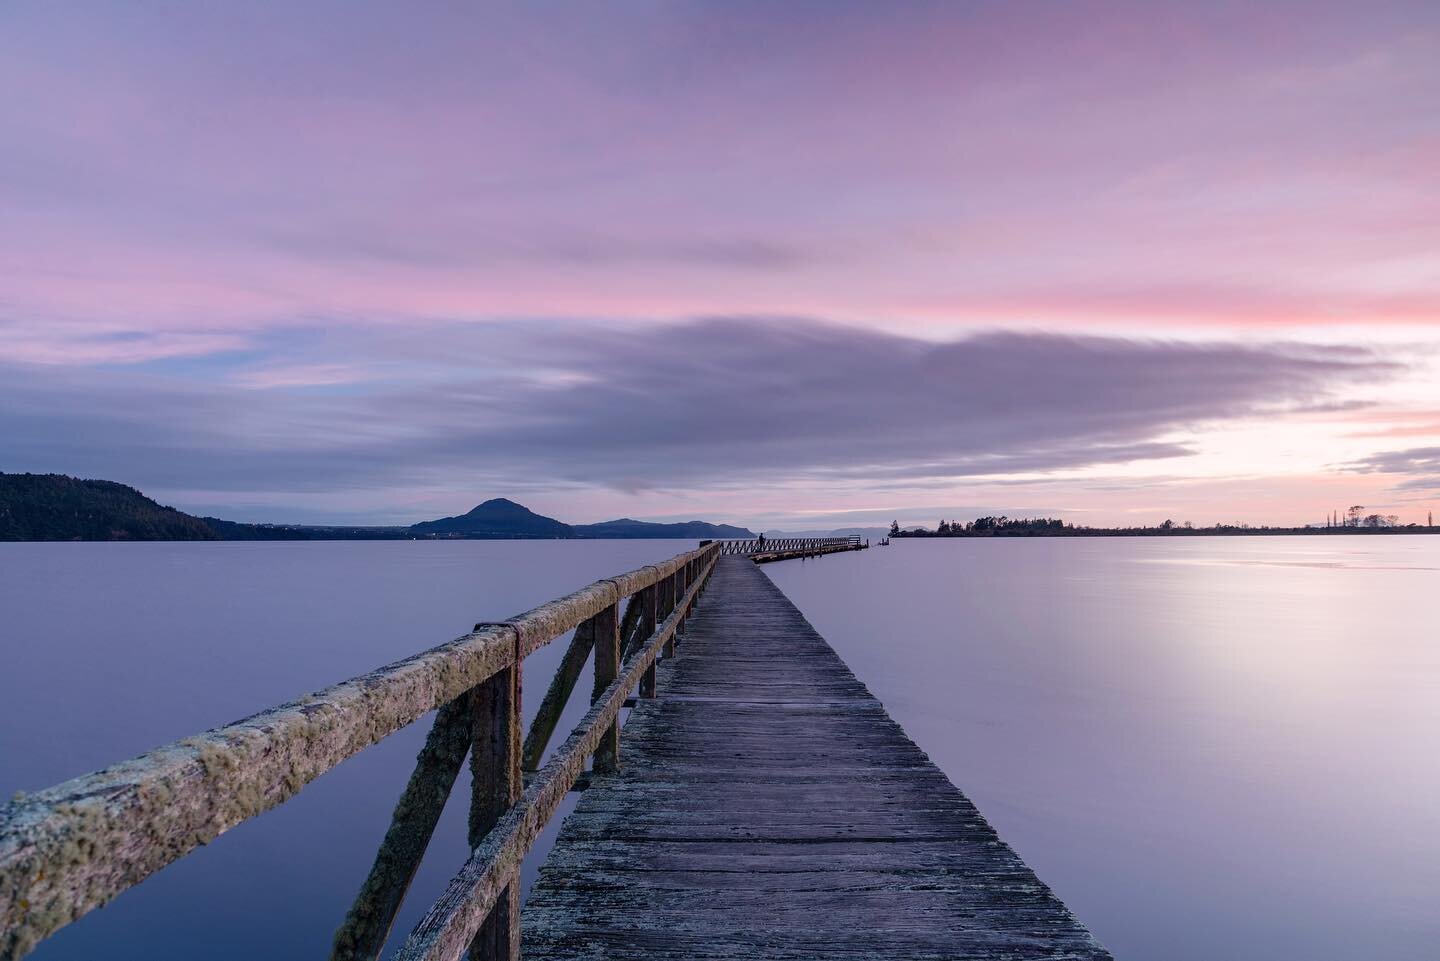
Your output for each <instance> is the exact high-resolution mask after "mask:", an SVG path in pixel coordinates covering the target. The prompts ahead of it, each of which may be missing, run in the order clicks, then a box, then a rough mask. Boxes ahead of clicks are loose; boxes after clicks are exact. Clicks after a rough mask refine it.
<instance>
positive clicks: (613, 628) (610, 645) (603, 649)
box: [581, 604, 620, 774]
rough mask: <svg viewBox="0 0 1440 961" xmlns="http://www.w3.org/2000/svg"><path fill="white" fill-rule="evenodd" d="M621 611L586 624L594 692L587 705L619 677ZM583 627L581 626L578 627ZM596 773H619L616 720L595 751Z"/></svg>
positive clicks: (604, 613)
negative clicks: (590, 641)
mask: <svg viewBox="0 0 1440 961" xmlns="http://www.w3.org/2000/svg"><path fill="white" fill-rule="evenodd" d="M619 615H620V610H619V607H618V606H617V605H613V604H612V605H611V606H610V607H607V608H605V610H603V611H601V612H600V613H599V614H596V615H595V616H594V617H592V618H591V619H590V620H589V621H588V622H586V623H588V624H590V626H591V627H590V630H591V636H592V638H593V640H594V645H595V689H594V692H593V693H592V694H591V695H590V703H591V704H594V703H595V702H596V701H598V700H600V695H601V694H603V693H605V689H606V688H607V687H609V686H610V684H611V683H612V682H613V681H614V680H615V678H616V677H617V676H618V675H619V673H620V616H619ZM581 626H582V627H583V626H584V625H581ZM594 768H595V770H596V771H597V772H598V773H600V774H613V773H614V772H615V771H618V770H619V769H620V721H619V719H618V718H617V719H616V720H615V722H614V723H613V724H611V725H610V727H609V728H607V729H606V731H605V734H604V736H602V737H601V738H600V744H599V746H598V747H596V748H595V763H594Z"/></svg>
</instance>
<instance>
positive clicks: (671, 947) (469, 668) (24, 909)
mask: <svg viewBox="0 0 1440 961" xmlns="http://www.w3.org/2000/svg"><path fill="white" fill-rule="evenodd" d="M841 540H842V541H845V543H835V542H833V541H831V542H827V543H819V542H814V541H812V542H795V543H789V544H786V545H785V546H784V547H781V546H780V545H779V544H776V543H773V542H766V543H765V545H764V546H763V548H762V547H760V546H759V545H755V546H754V547H752V548H751V549H750V550H749V551H748V552H744V553H742V552H735V551H736V548H735V547H734V546H732V545H733V544H734V542H722V543H711V544H704V545H702V546H701V547H700V548H699V549H697V550H694V551H690V552H687V553H684V554H680V555H678V556H676V557H674V558H671V559H670V560H668V561H665V562H662V563H660V564H656V565H651V566H648V567H644V568H641V569H640V570H638V571H631V572H629V573H626V574H621V575H617V576H616V577H612V578H606V579H603V580H601V581H597V582H596V583H595V584H592V585H590V586H589V587H586V588H583V589H581V590H579V591H576V592H575V593H573V594H570V595H568V596H567V597H564V598H561V599H559V600H556V601H552V602H550V603H549V604H545V605H542V606H540V607H538V608H535V609H534V610H532V611H529V612H527V613H525V614H522V615H519V616H517V617H513V618H510V619H509V620H506V621H503V622H498V623H485V624H478V625H476V627H475V630H474V631H472V632H471V633H469V634H466V635H464V636H462V637H459V638H457V639H456V640H454V641H452V642H450V643H449V644H445V645H442V646H440V647H437V648H434V649H432V650H429V651H426V652H423V653H421V654H418V655H416V656H414V657H412V658H409V659H407V660H404V661H400V662H397V663H396V664H392V665H389V666H388V667H385V668H381V669H380V670H377V671H374V672H372V673H370V674H367V675H363V676H361V677H358V678H353V679H351V680H349V681H345V682H343V683H341V684H337V685H335V686H334V687H331V688H327V689H326V690H324V691H319V692H317V693H315V694H312V695H310V696H308V697H305V698H301V699H300V700H297V701H294V702H292V703H290V704H286V705H282V706H280V707H277V708H273V709H271V710H269V711H265V712H262V713H260V714H257V715H255V716H254V717H251V718H248V719H246V720H244V721H239V722H236V723H235V724H231V725H228V726H226V727H223V728H218V729H215V730H213V731H209V732H206V733H205V734H202V735H199V736H197V737H194V738H187V739H185V740H183V741H180V742H177V743H175V744H172V745H168V746H166V747H163V748H158V749H156V750H155V751H152V752H150V753H148V754H145V755H142V756H140V757H138V758H134V759H132V760H130V761H125V762H122V763H120V764H117V765H114V766H112V767H109V768H106V769H104V770H103V771H98V772H96V773H94V774H89V775H85V776H83V777H80V778H76V779H74V780H72V781H67V782H65V783H64V784H61V785H58V786H56V787H54V788H51V789H49V790H46V791H42V792H39V793H37V794H34V795H30V796H26V797H20V798H17V799H16V800H15V801H13V802H11V803H10V804H8V805H6V806H5V807H4V808H3V809H0V959H12V958H19V957H22V956H23V955H25V954H27V953H28V952H29V951H30V950H32V949H33V948H34V946H35V945H36V944H37V943H38V942H39V941H40V940H41V939H43V938H45V937H46V936H48V935H49V934H51V933H53V932H54V931H55V930H57V929H58V928H60V927H62V926H63V925H65V924H68V923H69V922H71V921H73V920H75V919H76V918H78V917H80V916H82V915H83V914H85V913H87V912H88V911H90V910H92V909H93V908H95V907H98V906H100V905H102V904H104V903H106V902H107V901H109V900H110V899H111V898H113V897H115V896H116V895H118V894H119V893H121V892H122V891H124V890H125V889H126V888H128V887H131V886H133V885H135V884H137V883H139V882H140V881H141V880H143V879H144V878H145V877H147V876H149V875H150V874H152V873H154V872H155V871H158V870H160V869H161V868H163V867H164V866H165V865H167V864H169V863H171V862H173V861H175V860H177V859H178V858H180V857H183V856H184V855H185V854H186V853H188V852H189V851H191V850H193V849H194V848H195V847H196V846H198V845H200V844H204V843H207V842H208V841H210V840H212V839H213V838H215V837H217V836H218V835H219V834H221V833H223V832H224V831H226V830H227V829H228V828H230V827H233V826H234V825H235V824H238V823H240V822H241V821H243V820H245V819H247V818H249V817H253V816H254V815H256V814H259V813H261V812H263V811H265V810H268V809H269V808H272V807H274V806H276V805H278V804H280V803H282V802H283V801H285V800H287V799H288V798H289V797H291V796H292V795H293V794H294V793H295V792H296V791H298V790H299V789H300V788H301V787H303V786H304V785H305V784H306V783H308V782H309V781H310V780H312V779H314V778H315V777H317V776H319V775H320V774H322V773H324V772H325V771H326V770H329V769H330V768H331V767H334V766H335V765H336V764H338V763H339V762H340V761H342V760H344V759H345V758H347V757H349V756H351V755H353V754H355V753H357V752H358V751H360V750H363V749H364V748H365V747H367V746H369V745H370V744H373V743H375V742H376V741H378V740H381V739H382V738H384V737H386V736H387V735H389V734H391V733H393V732H394V731H395V730H398V729H399V728H401V727H404V726H406V725H408V724H410V723H413V722H414V721H416V720H418V719H419V718H421V717H423V716H424V715H425V714H427V713H429V712H430V711H432V710H434V711H436V713H435V721H434V726H433V728H432V729H431V732H430V735H429V737H428V739H427V741H426V744H425V747H424V748H423V749H422V751H421V753H420V756H419V757H418V759H417V762H416V767H415V771H414V773H413V774H412V776H411V779H410V782H409V784H408V785H407V786H406V787H405V788H404V790H403V792H402V794H401V796H400V800H399V803H398V804H397V805H396V809H395V815H394V818H393V820H392V823H391V825H390V829H389V831H388V832H387V833H386V835H385V838H384V841H383V842H382V844H381V846H380V849H379V851H378V853H377V855H376V858H375V864H374V867H373V868H372V870H371V873H370V876H369V877H368V878H366V879H364V880H363V884H362V885H361V888H360V892H359V894H358V895H357V897H356V899H355V902H354V905H353V906H352V908H351V910H350V912H349V914H348V915H347V917H345V918H344V919H343V922H342V923H341V924H340V927H339V930H338V932H337V934H336V938H335V945H334V949H333V951H332V954H331V958H332V959H333V961H358V959H367V961H368V959H375V958H377V957H379V956H380V954H381V953H382V951H383V950H384V947H385V944H386V941H387V939H388V937H389V934H390V928H391V926H392V925H393V923H394V919H395V914H396V912H397V911H398V909H399V906H400V903H401V900H402V899H403V898H404V895H405V892H406V889H407V888H408V887H409V884H410V880H411V878H412V877H413V875H414V872H415V869H416V867H417V866H418V864H419V862H420V859H421V857H422V856H423V855H424V852H425V848H426V846H427V845H428V843H429V840H430V835H431V832H432V831H433V830H434V827H435V823H436V821H437V820H438V818H439V815H440V811H441V809H442V808H443V806H444V803H445V799H446V798H447V796H448V795H449V792H450V790H451V787H452V786H453V784H454V782H455V779H456V776H457V774H458V772H459V769H460V765H461V764H462V763H463V762H464V760H465V758H466V756H467V755H469V756H470V758H471V768H472V771H473V773H474V778H473V795H472V798H471V809H470V845H471V848H472V853H471V856H470V858H469V860H468V861H467V862H466V863H465V865H464V867H463V868H462V869H461V870H460V872H459V873H458V874H457V875H456V876H455V877H454V878H453V879H452V881H451V882H450V884H449V886H448V887H447V889H446V890H445V892H444V894H443V895H442V896H441V897H440V899H439V900H438V901H436V902H435V904H434V905H433V906H432V907H431V908H430V910H429V912H428V913H427V915H426V916H425V918H424V919H423V920H422V921H421V922H420V924H419V925H417V927H416V928H415V930H414V931H413V932H412V933H411V934H410V935H409V937H408V938H407V939H406V940H405V942H404V944H403V945H401V947H400V948H399V950H398V951H397V952H396V953H395V955H394V957H396V958H401V959H406V961H417V959H429V961H454V959H458V958H461V957H463V956H465V955H466V953H467V952H468V953H469V956H470V957H472V958H474V959H476V961H491V959H513V958H517V957H519V955H520V952H521V948H522V944H523V948H524V953H525V956H526V957H527V958H532V959H535V958H554V959H557V961H558V959H579V958H587V959H590V958H594V959H601V958H642V957H643V958H662V959H663V958H671V959H677V961H678V959H681V958H696V959H720V958H726V959H740V958H785V959H801V958H817V959H818V958H836V959H842V958H843V959H850V958H860V957H866V958H875V957H878V958H927V959H940V958H974V959H999V958H1005V959H1032V958H1033V959H1040V958H1045V959H1102V958H1108V957H1109V955H1108V954H1107V953H1106V952H1105V951H1104V949H1103V948H1101V947H1099V946H1098V945H1097V944H1096V943H1095V941H1094V940H1093V939H1092V938H1091V937H1090V935H1089V934H1088V933H1087V932H1086V931H1085V929H1084V927H1083V926H1081V925H1080V923H1079V922H1078V921H1077V920H1076V919H1075V918H1074V917H1073V916H1072V915H1071V914H1070V913H1069V911H1068V910H1067V909H1066V908H1065V906H1064V905H1063V904H1061V903H1060V902H1059V901H1058V900H1057V899H1056V898H1055V897H1054V896H1053V895H1052V894H1051V893H1050V892H1049V890H1048V889H1047V888H1046V887H1045V886H1044V885H1043V884H1041V883H1040V882H1039V881H1038V880H1037V879H1036V877H1035V875H1034V874H1033V873H1032V872H1031V871H1030V869H1029V868H1028V867H1026V866H1025V865H1024V863H1023V862H1021V861H1020V859H1019V858H1018V857H1017V856H1016V855H1015V854H1014V853H1013V852H1012V851H1011V850H1010V849H1009V847H1008V846H1006V845H1005V844H1004V843H1003V842H1002V841H1001V840H1000V839H999V838H998V837H997V836H996V834H995V832H994V831H993V830H992V829H991V828H990V826H989V825H988V824H986V822H985V821H984V819H983V818H982V817H981V816H980V815H979V813H978V812H977V811H976V810H975V808H974V807H973V805H971V804H970V802H969V801H968V800H966V799H965V797H964V796H963V795H961V794H960V792H959V791H958V790H956V789H955V787H954V786H953V785H951V784H950V782H949V781H948V780H947V779H946V778H945V776H944V774H942V773H941V772H940V771H939V770H938V769H937V768H936V767H935V766H934V765H933V764H931V763H930V761H929V760H928V759H927V758H926V757H925V755H924V754H923V753H922V752H921V751H920V750H919V748H917V747H916V746H915V745H914V744H913V743H912V742H911V741H910V740H909V739H908V738H907V737H906V736H905V734H904V732H903V731H902V730H901V729H900V727H899V726H898V725H897V724H895V722H894V721H892V720H891V719H890V718H889V716H888V715H887V714H886V713H885V710H884V708H883V707H881V705H880V703H879V702H878V701H876V700H875V698H874V697H872V696H871V695H870V694H869V692H868V691H867V690H866V689H865V687H864V685H863V684H861V683H860V682H859V681H858V680H857V679H856V678H855V677H854V675H853V674H852V673H851V672H850V670H849V669H848V668H847V667H846V666H845V665H844V663H843V662H842V661H841V660H840V658H839V657H838V655H836V654H835V652H834V651H833V650H831V648H830V647H829V646H828V645H827V644H826V643H825V641H824V640H823V639H822V638H821V637H820V636H819V635H818V634H816V632H815V631H814V630H813V629H812V628H811V627H810V625H809V624H808V623H807V622H806V621H805V619H804V617H802V616H801V615H800V613H799V611H797V610H796V609H795V607H794V605H792V604H791V603H790V602H789V600H788V599H786V597H785V596H784V594H782V593H781V592H780V590H779V589H778V588H776V587H775V586H774V585H773V584H772V583H771V582H770V580H769V578H767V577H765V575H764V574H763V573H762V572H761V571H760V570H759V569H758V568H757V567H756V566H755V563H754V562H753V561H752V558H753V559H754V560H778V559H783V558H785V557H812V556H820V555H823V554H828V553H833V552H836V551H842V550H855V549H857V547H863V545H856V544H855V543H853V542H852V541H849V540H847V539H841ZM750 543H751V544H753V543H754V542H750ZM702 591H703V592H704V598H703V600H701V594H702ZM627 598H628V599H629V600H628V603H624V602H625V601H626V599H627ZM697 602H698V603H697ZM622 607H623V612H622ZM572 629H573V633H571V630H572ZM567 634H568V635H569V645H568V647H567V649H566V651H565V655H564V658H563V659H562V662H561V665H560V667H559V669H558V670H557V672H556V675H555V677H554V678H553V679H552V681H551V683H550V686H549V689H548V690H547V691H546V693H545V696H544V698H543V700H542V703H541V706H540V709H539V714H538V715H537V717H536V719H535V721H534V722H533V723H532V724H531V727H530V730H529V731H528V732H527V733H525V735H524V737H523V738H522V736H521V734H522V731H521V724H520V711H519V704H520V694H521V690H520V670H519V664H520V662H521V661H523V659H524V657H525V656H526V655H527V654H528V653H530V652H532V651H534V650H536V649H538V648H539V647H540V646H542V645H544V644H547V643H549V642H551V641H552V640H555V639H557V638H561V637H564V636H566V635H567ZM592 651H593V654H594V660H595V684H594V690H593V692H592V694H591V708H590V711H589V712H588V713H587V714H586V715H585V718H584V719H583V720H582V721H581V722H580V723H579V724H578V725H577V726H576V728H575V729H574V731H572V732H571V733H570V735H569V736H568V737H567V738H566V739H565V740H564V741H563V742H562V743H561V744H560V745H559V746H558V747H556V748H555V749H554V751H552V752H550V753H549V754H548V755H547V753H546V748H547V746H548V744H549V741H550V738H551V735H552V734H553V733H554V729H555V726H556V724H557V723H558V720H559V717H560V711H561V709H562V708H563V707H564V705H565V703H566V701H567V700H568V698H569V697H570V694H571V692H572V690H573V688H574V687H575V684H576V682H577V680H578V677H579V674H580V671H581V669H582V667H583V666H584V664H585V662H586V661H587V659H588V658H589V657H590V656H591V653H592ZM637 693H638V697H635V696H633V695H634V694H637ZM626 706H632V707H633V711H632V712H631V715H630V717H629V719H628V721H625V723H624V726H623V733H624V738H623V748H622V741H621V737H620V735H621V727H620V722H621V720H622V715H621V710H622V708H623V707H626ZM437 708H438V710H436V709H437ZM542 758H543V759H544V761H543V764H542V763H541V761H542ZM587 761H590V762H591V764H592V769H591V770H589V771H587V770H586V769H585V768H586V763H587ZM577 787H586V788H587V790H586V792H585V794H584V795H583V797H582V798H581V800H580V802H579V804H578V805H577V807H576V810H575V812H574V813H573V814H572V815H570V817H568V818H567V819H566V820H565V822H564V824H563V825H562V827H561V831H560V834H559V837H558V839H557V841H556V844H555V847H554V848H553V850H552V851H551V852H550V855H549V857H548V859H547V861H546V863H545V865H544V867H543V868H542V870H541V874H540V877H539V879H538V881H537V882H536V883H535V885H534V887H533V889H532V890H531V892H530V897H529V898H528V900H527V902H526V905H525V911H524V916H523V920H522V917H521V911H520V899H519V880H518V871H519V865H520V862H521V860H522V859H523V858H524V856H525V854H526V853H527V852H528V851H529V850H530V849H531V847H532V846H533V845H534V843H535V839H536V837H537V836H538V835H539V833H540V831H541V829H542V828H543V827H544V825H545V824H546V822H547V821H549V820H550V818H551V817H552V816H553V815H554V813H555V811H556V809H557V808H558V807H559V804H560V801H561V799H562V798H563V797H564V795H565V794H566V793H567V792H569V791H570V790H572V789H575V788H577ZM358 880H360V879H357V881H358ZM338 920H340V919H337V921H338Z"/></svg>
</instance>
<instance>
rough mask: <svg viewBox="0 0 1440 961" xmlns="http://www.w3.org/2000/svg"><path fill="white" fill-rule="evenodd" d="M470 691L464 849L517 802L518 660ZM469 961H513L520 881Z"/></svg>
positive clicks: (515, 957)
mask: <svg viewBox="0 0 1440 961" xmlns="http://www.w3.org/2000/svg"><path fill="white" fill-rule="evenodd" d="M519 650H520V645H519V638H518V635H517V638H516V645H515V651H516V655H517V657H516V659H515V663H514V664H513V665H511V666H510V667H508V668H506V669H505V670H503V671H501V672H500V673H498V674H496V675H495V676H494V677H492V678H490V679H489V680H488V681H485V682H484V683H483V684H480V685H479V686H478V687H476V688H475V693H474V695H473V697H474V702H473V703H474V710H475V714H474V728H473V729H472V730H473V734H472V741H471V746H470V772H471V776H472V778H473V780H474V785H473V786H474V791H473V793H472V795H471V798H470V847H471V848H472V849H473V848H475V847H476V846H477V845H479V843H480V842H481V841H482V840H483V839H484V837H485V835H486V834H488V833H490V829H491V828H493V827H494V826H495V823H496V822H497V821H499V820H500V817H501V815H503V814H504V813H505V812H506V811H508V810H509V809H510V807H511V805H513V804H514V803H515V802H516V801H518V800H520V791H521V780H520V660H519V657H518V655H519ZM470 958H471V961H519V958H520V875H519V873H518V872H517V873H516V874H515V875H513V876H512V877H511V878H510V883H509V885H508V886H507V887H506V888H505V893H504V894H502V895H501V896H500V900H499V901H498V902H497V903H496V905H495V907H494V908H492V909H491V911H490V915H489V916H488V917H487V918H486V919H485V922H484V924H482V925H481V926H480V931H479V932H478V933H477V934H476V935H475V940H474V941H473V942H472V943H471V945H470Z"/></svg>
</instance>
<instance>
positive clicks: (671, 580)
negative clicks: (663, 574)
mask: <svg viewBox="0 0 1440 961" xmlns="http://www.w3.org/2000/svg"><path fill="white" fill-rule="evenodd" d="M660 583H662V584H664V585H665V591H664V594H665V608H664V610H665V613H664V616H665V617H669V616H670V615H671V614H673V613H675V605H676V604H678V603H679V602H680V594H679V589H680V572H679V571H678V570H677V571H676V572H675V573H673V574H671V575H670V576H669V577H667V578H665V580H663V581H661V582H660ZM661 656H663V657H674V656H675V635H674V634H673V633H672V634H671V635H670V637H669V638H668V639H667V640H666V641H665V644H664V646H663V648H662V650H661Z"/></svg>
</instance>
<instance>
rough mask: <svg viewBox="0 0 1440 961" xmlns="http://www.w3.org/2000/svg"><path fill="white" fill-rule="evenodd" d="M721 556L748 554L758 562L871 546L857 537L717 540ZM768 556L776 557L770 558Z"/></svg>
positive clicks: (856, 535) (856, 549)
mask: <svg viewBox="0 0 1440 961" xmlns="http://www.w3.org/2000/svg"><path fill="white" fill-rule="evenodd" d="M715 543H717V544H719V545H720V553H721V554H749V555H752V556H755V558H756V560H780V559H781V558H784V557H816V556H819V555H821V554H833V553H835V552H837V551H858V550H861V549H862V548H864V547H866V546H868V542H866V543H861V538H860V536H859V535H858V534H852V535H850V536H849V537H752V538H749V539H748V540H727V541H716V542H715ZM769 555H775V556H774V557H770V556H769Z"/></svg>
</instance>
